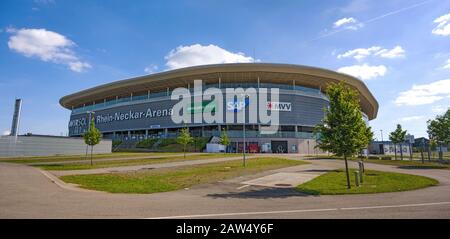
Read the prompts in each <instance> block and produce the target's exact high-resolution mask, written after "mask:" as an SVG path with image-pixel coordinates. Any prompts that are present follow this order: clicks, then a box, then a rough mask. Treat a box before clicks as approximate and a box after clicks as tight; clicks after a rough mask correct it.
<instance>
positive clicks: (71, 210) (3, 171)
mask: <svg viewBox="0 0 450 239" xmlns="http://www.w3.org/2000/svg"><path fill="white" fill-rule="evenodd" d="M310 162H311V163H312V164H309V165H299V166H295V167H290V168H286V169H277V170H272V171H270V172H264V173H261V174H257V175H250V176H246V177H240V178H235V179H229V180H225V181H222V182H217V183H211V184H204V185H197V186H195V187H192V188H190V189H185V190H179V191H173V192H166V193H155V194H110V193H97V192H91V191H76V190H68V189H65V188H63V187H60V186H58V185H57V184H56V183H53V181H52V180H50V179H49V178H48V177H46V176H45V175H44V174H42V173H41V172H40V171H39V170H38V169H36V168H33V167H30V166H26V165H18V164H10V163H0V218H161V217H163V218H450V171H449V170H441V169H411V170H410V169H399V168H396V167H395V166H389V165H376V164H369V163H367V164H366V168H367V169H376V170H382V171H395V172H402V173H410V174H416V175H423V176H428V177H432V178H435V179H437V180H439V181H440V184H439V185H437V186H432V187H428V188H424V189H419V190H413V191H406V192H394V193H380V194H361V195H337V196H311V195H306V194H302V193H298V192H296V191H294V190H292V189H289V188H274V187H261V186H248V187H246V188H240V187H241V186H242V184H241V183H242V182H245V181H248V180H250V179H252V178H253V179H254V178H258V177H263V176H265V175H270V174H274V173H278V172H295V171H305V170H327V169H333V168H343V167H344V163H343V161H339V160H310ZM350 165H351V167H356V164H355V163H354V162H350ZM305 173H306V172H305ZM239 188H240V189H239Z"/></svg>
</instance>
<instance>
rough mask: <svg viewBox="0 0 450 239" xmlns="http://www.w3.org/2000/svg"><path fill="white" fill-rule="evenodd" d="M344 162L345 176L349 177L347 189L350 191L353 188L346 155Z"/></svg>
mask: <svg viewBox="0 0 450 239" xmlns="http://www.w3.org/2000/svg"><path fill="white" fill-rule="evenodd" d="M344 161H345V174H346V176H347V189H350V188H351V187H352V186H351V185H350V175H349V172H348V163H347V156H345V155H344Z"/></svg>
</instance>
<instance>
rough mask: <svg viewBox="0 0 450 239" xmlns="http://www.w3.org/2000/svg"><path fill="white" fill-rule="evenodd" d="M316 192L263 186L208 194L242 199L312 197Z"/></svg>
mask: <svg viewBox="0 0 450 239" xmlns="http://www.w3.org/2000/svg"><path fill="white" fill-rule="evenodd" d="M315 194H317V193H315V192H300V191H298V190H296V189H294V188H263V189H259V190H257V189H254V190H249V191H243V192H229V193H215V194H208V195H206V196H207V197H212V198H240V199H270V198H289V197H310V196H315Z"/></svg>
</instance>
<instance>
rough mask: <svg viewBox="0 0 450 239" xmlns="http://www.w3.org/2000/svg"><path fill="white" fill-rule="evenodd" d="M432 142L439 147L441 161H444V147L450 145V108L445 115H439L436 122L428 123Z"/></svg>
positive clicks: (429, 121)
mask: <svg viewBox="0 0 450 239" xmlns="http://www.w3.org/2000/svg"><path fill="white" fill-rule="evenodd" d="M427 128H428V130H427V131H428V135H429V137H430V140H433V141H435V142H436V143H437V144H438V145H439V160H443V153H442V145H443V144H446V145H448V144H449V143H450V108H449V109H447V112H446V113H445V114H443V115H438V116H436V118H435V119H434V120H428V121H427Z"/></svg>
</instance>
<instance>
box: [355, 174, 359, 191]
mask: <svg viewBox="0 0 450 239" xmlns="http://www.w3.org/2000/svg"><path fill="white" fill-rule="evenodd" d="M355 184H356V186H357V187H359V171H355Z"/></svg>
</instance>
